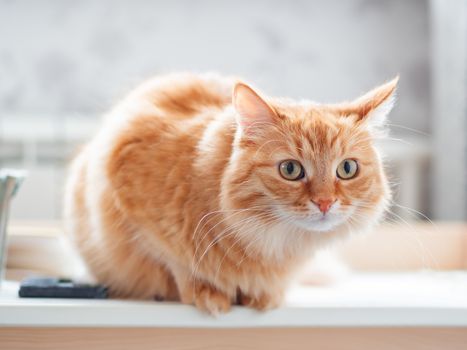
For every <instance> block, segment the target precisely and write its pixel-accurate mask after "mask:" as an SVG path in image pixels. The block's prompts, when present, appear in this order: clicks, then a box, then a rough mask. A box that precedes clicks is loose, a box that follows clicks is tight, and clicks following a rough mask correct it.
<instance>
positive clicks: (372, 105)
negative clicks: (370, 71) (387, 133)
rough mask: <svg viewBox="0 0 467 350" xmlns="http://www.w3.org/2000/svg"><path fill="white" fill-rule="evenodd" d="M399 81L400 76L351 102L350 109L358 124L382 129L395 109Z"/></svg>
mask: <svg viewBox="0 0 467 350" xmlns="http://www.w3.org/2000/svg"><path fill="white" fill-rule="evenodd" d="M398 81H399V76H397V77H396V78H394V79H393V80H391V81H389V82H387V83H385V84H383V85H380V86H378V87H377V88H375V89H373V90H371V91H370V92H368V93H366V94H365V95H363V96H361V97H360V98H358V99H356V100H355V101H353V102H351V103H350V105H349V106H348V108H349V110H350V112H351V114H353V115H357V122H363V123H366V124H367V125H368V127H369V128H370V129H379V128H382V127H383V126H384V123H385V121H386V118H387V116H388V114H389V112H391V110H392V108H393V107H394V102H395V100H396V88H397V82H398Z"/></svg>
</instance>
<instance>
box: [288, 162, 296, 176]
mask: <svg viewBox="0 0 467 350" xmlns="http://www.w3.org/2000/svg"><path fill="white" fill-rule="evenodd" d="M293 169H294V165H293V163H292V162H289V164H287V172H288V173H289V174H292V173H293Z"/></svg>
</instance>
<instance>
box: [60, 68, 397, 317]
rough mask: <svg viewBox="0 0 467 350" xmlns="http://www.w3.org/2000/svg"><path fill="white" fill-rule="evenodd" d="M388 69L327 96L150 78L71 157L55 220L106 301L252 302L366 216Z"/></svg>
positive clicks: (271, 300)
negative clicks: (359, 88)
mask: <svg viewBox="0 0 467 350" xmlns="http://www.w3.org/2000/svg"><path fill="white" fill-rule="evenodd" d="M396 85H397V78H396V79H394V80H392V81H390V82H388V83H386V84H384V85H382V86H380V87H378V88H376V89H374V90H372V91H371V92H369V93H367V94H366V95H364V96H362V97H360V98H359V99H357V100H355V101H353V102H346V103H342V104H336V105H324V104H317V103H313V102H310V101H298V102H297V101H293V100H289V99H283V98H272V97H266V96H264V95H262V94H260V93H258V92H255V90H253V89H252V88H251V87H249V86H248V85H246V84H244V83H242V82H238V81H236V80H235V79H232V78H228V77H220V76H215V75H195V74H174V75H169V76H163V77H158V78H155V79H153V80H150V81H148V82H147V83H145V84H143V85H142V86H140V87H139V88H137V89H136V90H134V91H133V92H132V93H131V94H130V95H129V96H128V97H126V98H125V99H124V100H123V101H122V102H121V103H119V104H118V105H117V106H116V107H115V108H114V109H113V110H112V111H111V112H110V113H109V115H107V117H106V118H105V120H104V123H103V126H102V128H101V129H100V131H99V132H98V133H97V135H96V136H95V137H94V138H93V140H92V141H91V142H90V143H89V144H87V145H86V146H85V148H84V149H83V150H82V151H81V153H80V154H79V155H78V157H77V158H76V159H75V160H74V162H73V164H72V167H71V171H70V175H69V178H68V182H67V189H66V198H65V223H66V226H67V231H68V233H69V234H70V235H71V237H72V238H73V240H74V243H75V244H76V246H77V248H78V250H79V252H80V254H81V256H82V257H83V258H84V260H85V262H86V264H87V267H88V268H89V270H90V272H91V273H92V274H93V276H94V277H95V278H96V279H97V281H99V282H100V283H103V284H106V285H107V286H109V288H110V291H111V293H112V295H113V296H116V297H129V298H141V299H154V298H163V299H166V300H180V301H181V302H183V303H186V304H194V305H196V306H197V307H198V308H200V309H201V310H203V311H206V312H209V313H212V314H217V313H219V312H226V311H228V310H229V308H230V307H231V305H232V304H236V303H239V304H242V305H247V306H250V307H253V308H256V309H260V310H264V309H270V308H274V307H277V306H278V305H280V303H281V301H282V299H283V296H284V292H285V290H286V288H287V286H288V285H289V283H290V281H291V280H292V278H293V277H294V275H295V274H296V272H297V271H298V270H299V269H300V267H301V266H302V265H303V264H304V263H305V262H306V261H307V260H308V259H309V258H310V256H311V255H312V254H313V252H314V251H316V250H317V249H318V248H319V247H321V246H323V245H326V244H328V243H330V242H332V241H334V240H336V239H337V238H339V237H345V236H347V235H349V233H350V232H354V231H359V230H362V229H365V228H367V227H368V226H370V225H371V224H372V223H374V222H376V221H377V220H378V218H379V217H380V216H381V214H382V212H383V211H384V209H385V206H386V203H387V200H388V199H389V189H388V184H387V180H386V177H385V174H384V172H383V168H382V163H381V159H380V157H379V155H378V152H377V150H376V149H375V147H374V140H375V139H376V138H378V137H379V135H380V132H381V131H384V120H385V117H386V115H387V114H388V113H389V111H390V110H391V108H392V105H393V101H394V92H395V88H396Z"/></svg>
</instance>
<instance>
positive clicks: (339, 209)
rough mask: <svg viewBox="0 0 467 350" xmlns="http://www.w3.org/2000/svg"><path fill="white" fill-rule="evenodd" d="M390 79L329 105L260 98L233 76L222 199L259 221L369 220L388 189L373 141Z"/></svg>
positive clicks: (308, 226)
mask: <svg viewBox="0 0 467 350" xmlns="http://www.w3.org/2000/svg"><path fill="white" fill-rule="evenodd" d="M397 80H398V79H397V78H396V79H394V80H392V81H390V82H388V83H386V84H384V85H381V86H380V87H378V88H376V89H374V90H372V91H370V92H369V93H367V94H365V95H364V96H362V97H360V98H358V99H356V100H354V101H352V102H346V103H342V104H336V105H321V104H316V103H312V102H309V101H301V102H295V101H291V100H286V99H275V98H267V97H263V96H261V95H260V94H259V93H257V92H255V91H254V90H253V89H252V88H250V87H249V86H248V85H245V84H243V83H238V84H237V85H236V86H235V88H234V93H233V106H234V109H235V115H236V122H237V125H238V127H237V132H236V136H235V141H234V149H233V154H232V156H231V159H230V164H229V167H228V169H227V172H226V174H225V176H224V179H223V184H222V186H223V201H224V203H225V207H226V208H228V209H230V210H243V209H245V213H248V216H251V217H253V216H254V217H255V220H256V221H257V222H259V223H260V222H261V221H262V222H263V226H264V225H271V224H276V223H282V224H287V225H289V227H291V228H296V229H297V231H300V232H303V231H309V232H310V233H318V232H319V233H321V234H322V233H325V232H330V231H335V230H337V229H342V228H349V229H352V228H355V229H360V228H363V227H366V226H368V225H369V224H370V223H372V222H375V221H376V220H377V219H378V218H379V217H380V216H381V214H382V212H383V210H384V208H385V205H386V202H387V201H388V199H389V189H388V184H387V180H386V177H385V174H384V171H383V167H382V162H381V158H380V156H379V154H378V151H377V150H376V148H375V146H374V142H375V140H376V139H378V138H380V136H381V135H382V132H384V122H385V119H386V116H387V114H388V113H389V112H390V110H391V108H392V106H393V103H394V93H395V89H396V85H397ZM242 216H244V215H242ZM250 226H251V225H250ZM258 227H259V224H258ZM291 231H293V230H291Z"/></svg>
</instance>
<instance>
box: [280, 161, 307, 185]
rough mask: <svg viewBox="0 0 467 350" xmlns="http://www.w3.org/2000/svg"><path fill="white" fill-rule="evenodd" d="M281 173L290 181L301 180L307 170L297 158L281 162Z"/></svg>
mask: <svg viewBox="0 0 467 350" xmlns="http://www.w3.org/2000/svg"><path fill="white" fill-rule="evenodd" d="M279 173H280V174H281V176H282V177H283V178H284V179H286V180H290V181H295V180H300V179H302V178H303V177H304V176H305V171H304V170H303V166H302V165H301V164H300V162H298V161H296V160H284V161H283V162H281V163H280V164H279Z"/></svg>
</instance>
